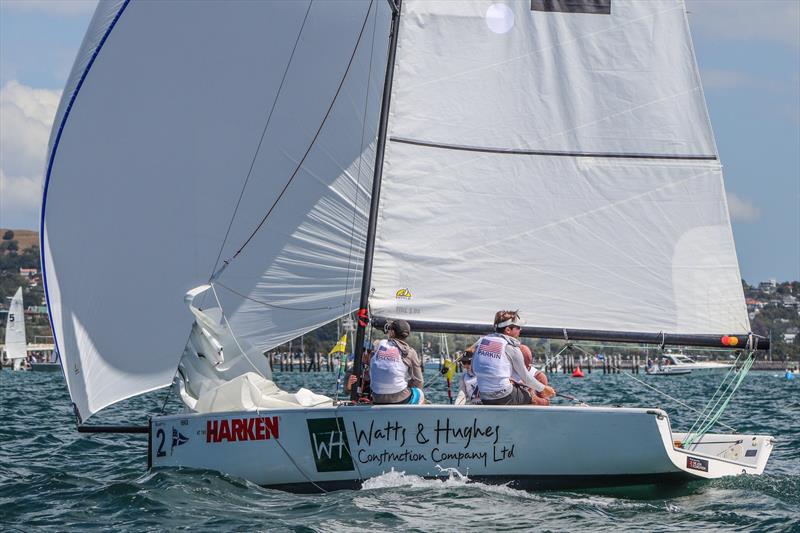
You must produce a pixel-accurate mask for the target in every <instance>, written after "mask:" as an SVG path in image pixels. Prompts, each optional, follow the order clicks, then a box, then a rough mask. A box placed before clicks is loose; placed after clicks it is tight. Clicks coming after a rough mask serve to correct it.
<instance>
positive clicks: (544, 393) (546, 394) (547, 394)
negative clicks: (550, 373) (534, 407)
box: [541, 385, 556, 398]
mask: <svg viewBox="0 0 800 533" xmlns="http://www.w3.org/2000/svg"><path fill="white" fill-rule="evenodd" d="M541 394H542V396H544V397H545V398H552V397H553V396H555V395H556V390H555V389H554V388H553V387H551V386H550V385H546V386H545V388H544V390H542V393H541Z"/></svg>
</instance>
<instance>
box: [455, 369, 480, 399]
mask: <svg viewBox="0 0 800 533" xmlns="http://www.w3.org/2000/svg"><path fill="white" fill-rule="evenodd" d="M479 403H481V397H480V393H479V392H478V376H476V375H475V374H473V373H472V372H469V371H467V370H465V371H464V373H463V374H461V379H460V380H459V382H458V396H457V397H456V405H470V404H479Z"/></svg>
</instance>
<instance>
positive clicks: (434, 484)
mask: <svg viewBox="0 0 800 533" xmlns="http://www.w3.org/2000/svg"><path fill="white" fill-rule="evenodd" d="M436 468H437V469H438V470H439V475H438V476H437V477H435V478H424V477H422V476H417V475H413V474H406V473H405V472H403V471H399V470H395V469H394V468H393V469H391V470H390V471H388V472H384V473H383V474H381V475H379V476H377V477H373V478H369V479H367V480H365V481H364V483H363V484H362V486H361V490H376V489H389V488H397V487H409V488H413V489H426V490H429V489H461V488H469V489H471V490H479V491H482V492H486V493H491V494H498V495H502V496H513V497H517V498H525V499H535V498H536V496H535V495H533V494H531V493H529V492H525V491H524V490H518V489H514V488H511V487H509V486H507V485H487V484H485V483H481V482H479V481H473V480H471V479H470V478H469V476H467V475H466V474H462V473H461V472H459V470H458V469H456V468H442V467H441V466H439V465H436Z"/></svg>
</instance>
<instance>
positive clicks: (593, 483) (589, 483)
mask: <svg viewBox="0 0 800 533" xmlns="http://www.w3.org/2000/svg"><path fill="white" fill-rule="evenodd" d="M425 478H426V479H437V478H436V477H435V476H425ZM439 479H440V478H439ZM469 479H470V481H476V482H481V483H485V484H487V485H507V486H509V487H511V488H514V489H520V490H575V489H600V488H606V489H614V488H622V487H630V486H654V487H659V488H664V487H670V486H672V487H676V488H677V487H682V486H684V485H685V484H686V483H688V482H690V481H694V480H701V479H702V478H701V477H699V476H694V475H692V474H691V473H689V472H659V473H653V474H609V475H575V476H563V475H551V476H546V475H544V476H530V475H519V476H480V475H475V476H473V475H470V476H469ZM362 484H363V481H361V480H358V479H342V480H336V481H315V482H314V483H313V484H311V483H282V484H269V485H262V486H264V487H266V488H270V489H277V490H283V491H286V492H294V493H300V494H313V493H319V492H321V491H325V492H330V491H334V490H358V489H360V488H361V486H362Z"/></svg>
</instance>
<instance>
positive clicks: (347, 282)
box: [344, 9, 378, 309]
mask: <svg viewBox="0 0 800 533" xmlns="http://www.w3.org/2000/svg"><path fill="white" fill-rule="evenodd" d="M377 19H378V10H377V9H376V10H375V15H374V16H373V21H372V45H371V47H370V51H369V75H368V76H367V90H366V95H365V97H364V118H363V119H362V122H361V144H360V146H361V151H362V153H363V151H364V137H365V133H366V129H367V108H368V107H369V91H370V87H371V86H372V59H373V56H374V55H375V29H376V26H377V25H378V22H377ZM363 161H364V158H363V157H361V156H359V158H358V172H357V173H356V175H357V176H358V180H357V181H356V187H355V192H356V194H355V198H353V219H352V223H351V224H350V247H349V248H348V250H347V279H346V280H345V287H344V292H345V300H347V293H348V290H349V289H350V267H351V264H352V258H353V240H354V238H355V231H356V229H355V228H356V218H357V215H358V193H359V191H360V190H361V187H360V185H361V163H362V162H363ZM354 274H355V272H354ZM352 288H353V291H352V292H351V293H350V302H349V306H348V307H347V309H352V308H353V300H354V299H355V293H356V276H355V275H353V287H352Z"/></svg>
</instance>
